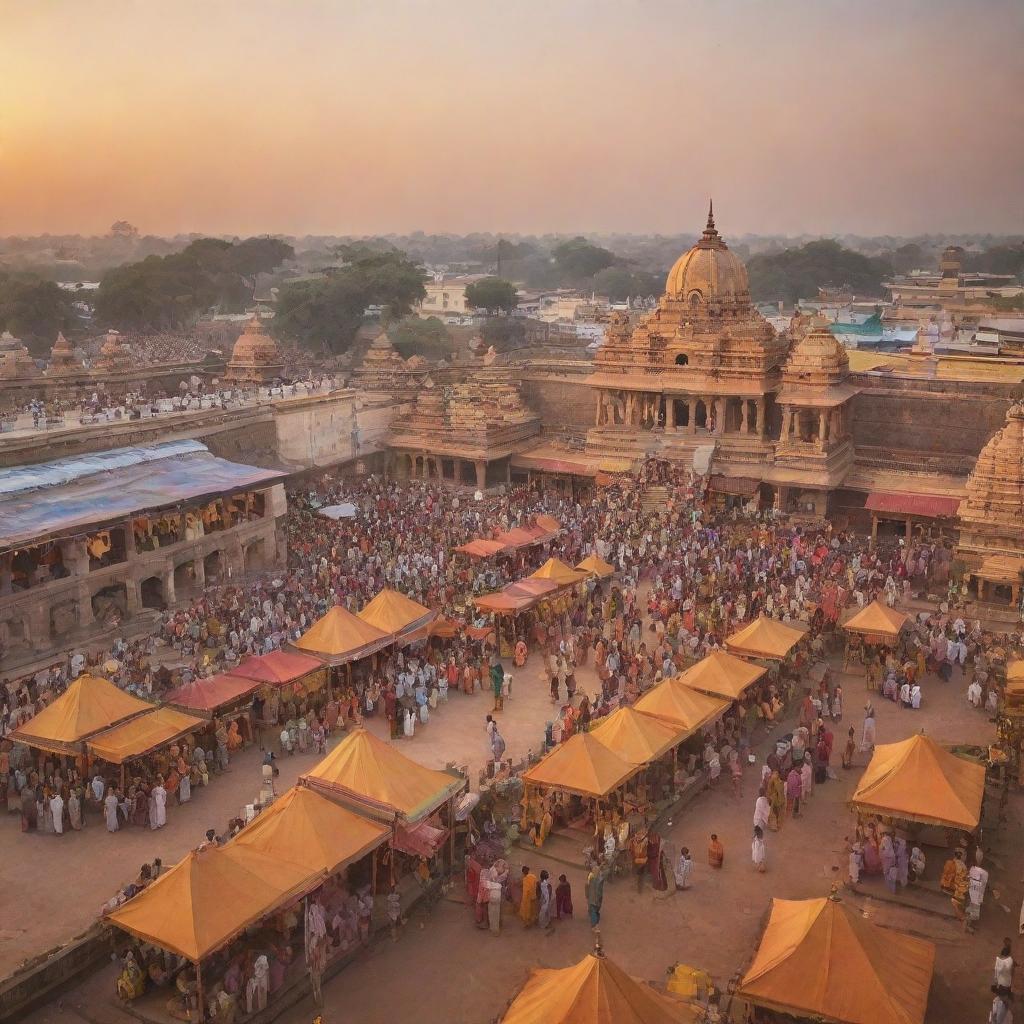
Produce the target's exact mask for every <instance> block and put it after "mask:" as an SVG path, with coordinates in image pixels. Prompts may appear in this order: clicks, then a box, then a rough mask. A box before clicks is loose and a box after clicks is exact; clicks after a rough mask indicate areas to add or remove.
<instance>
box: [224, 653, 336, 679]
mask: <svg viewBox="0 0 1024 1024" xmlns="http://www.w3.org/2000/svg"><path fill="white" fill-rule="evenodd" d="M322 668H323V662H322V661H320V660H319V659H318V658H312V657H310V656H309V655H308V654H298V653H297V652H295V651H271V652H270V653H269V654H260V655H257V656H255V657H251V658H243V659H242V661H241V662H240V663H239V665H238V666H237V667H236V668H233V669H232V670H231V672H230V673H229V674H230V675H232V676H238V677H239V678H241V679H251V680H253V681H254V682H259V683H268V684H269V685H270V686H287V685H288V683H294V682H295V680H296V679H301V678H302V677H303V676H308V675H309V674H310V673H311V672H316V671H317V670H318V669H322Z"/></svg>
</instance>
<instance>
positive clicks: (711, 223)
mask: <svg viewBox="0 0 1024 1024" xmlns="http://www.w3.org/2000/svg"><path fill="white" fill-rule="evenodd" d="M707 229H708V231H714V230H715V201H714V200H713V199H712V198H711V197H710V196H708V227H707Z"/></svg>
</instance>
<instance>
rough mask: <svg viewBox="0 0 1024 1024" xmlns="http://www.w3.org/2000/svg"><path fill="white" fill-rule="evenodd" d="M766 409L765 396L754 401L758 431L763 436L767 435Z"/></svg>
mask: <svg viewBox="0 0 1024 1024" xmlns="http://www.w3.org/2000/svg"><path fill="white" fill-rule="evenodd" d="M764 409H765V402H764V399H763V398H759V399H758V400H757V401H756V402H755V403H754V412H755V413H756V415H757V433H758V434H759V435H760V436H761V437H764V436H765V424H764Z"/></svg>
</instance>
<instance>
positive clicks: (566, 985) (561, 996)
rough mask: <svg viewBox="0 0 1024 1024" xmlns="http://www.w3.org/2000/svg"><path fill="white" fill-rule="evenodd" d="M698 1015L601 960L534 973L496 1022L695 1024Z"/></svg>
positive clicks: (700, 1016) (589, 959)
mask: <svg viewBox="0 0 1024 1024" xmlns="http://www.w3.org/2000/svg"><path fill="white" fill-rule="evenodd" d="M702 1019H703V1014H702V1013H701V1012H700V1011H699V1010H698V1009H697V1008H696V1007H694V1006H690V1005H688V1004H686V1003H682V1002H677V1001H676V1000H674V999H672V998H671V997H669V996H665V995H662V994H661V993H660V992H656V991H655V990H654V989H653V988H651V987H650V986H649V985H646V984H644V983H643V982H642V981H637V980H636V979H635V978H631V977H630V976H629V975H628V974H626V972H625V971H624V970H623V969H622V968H621V967H619V966H617V965H616V964H614V963H612V961H611V960H608V959H607V958H606V957H603V956H594V955H593V954H591V955H589V956H585V957H584V958H583V959H582V960H581V961H580V962H579V963H578V964H576V965H575V966H574V967H566V968H564V969H561V970H557V969H556V970H535V971H534V972H533V973H532V974H531V975H530V978H529V980H528V981H527V982H526V984H525V985H524V986H523V988H522V990H521V991H520V993H519V995H517V996H516V997H515V999H513V1000H512V1002H511V1004H510V1005H509V1008H508V1009H507V1010H506V1011H505V1013H504V1015H503V1016H502V1017H501V1024H697V1022H698V1021H700V1020H702Z"/></svg>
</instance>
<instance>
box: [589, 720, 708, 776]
mask: <svg viewBox="0 0 1024 1024" xmlns="http://www.w3.org/2000/svg"><path fill="white" fill-rule="evenodd" d="M590 735H591V736H593V737H594V739H596V740H600V741H601V742H602V743H603V744H604V745H605V746H606V747H607V748H608V749H609V750H611V751H613V752H614V753H616V754H618V755H619V757H621V758H622V759H623V761H629V763H630V764H637V765H645V764H649V763H650V762H651V761H656V760H657V759H658V758H659V757H661V756H662V754H666V753H668V751H670V750H671V749H672V748H673V747H674V746H675V745H676V744H677V743H682V742H683V740H685V739H686V737H687V735H689V734H688V732H687V731H686V730H685V729H680V728H679V726H677V725H673V724H671V723H670V722H668V721H666V720H665V719H663V718H655V717H654V716H653V715H646V714H644V713H643V711H639V710H637V709H635V708H630V707H623V708H619V709H618V711H615V712H613V713H612V714H610V715H609V716H608V717H607V718H606V719H604V720H603V721H602V722H601V723H600V724H599V725H596V726H595V727H594V728H593V729H591V730H590Z"/></svg>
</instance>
